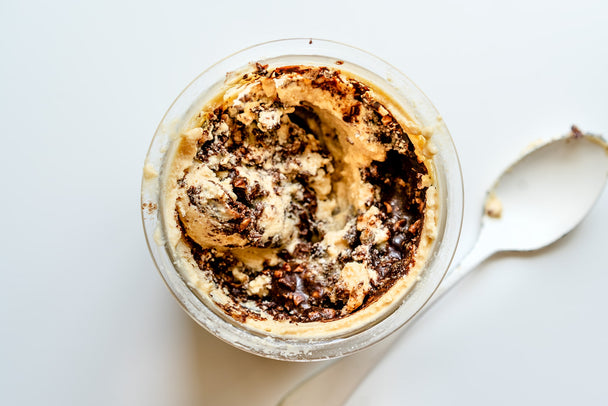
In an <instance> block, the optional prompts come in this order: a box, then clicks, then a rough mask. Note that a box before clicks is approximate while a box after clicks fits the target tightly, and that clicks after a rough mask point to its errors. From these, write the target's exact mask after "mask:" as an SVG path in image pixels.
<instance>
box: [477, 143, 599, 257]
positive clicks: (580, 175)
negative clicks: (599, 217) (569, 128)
mask: <svg viewBox="0 0 608 406" xmlns="http://www.w3.org/2000/svg"><path fill="white" fill-rule="evenodd" d="M576 134H578V133H577V132H573V133H572V134H570V135H568V136H566V137H563V138H559V139H557V140H554V141H552V142H549V143H546V144H543V145H541V146H539V147H537V148H535V149H533V150H532V151H530V152H529V153H528V154H526V155H525V156H523V157H522V158H521V159H520V160H519V161H517V162H516V163H515V164H513V165H512V166H511V167H510V168H509V169H507V170H506V171H505V172H504V173H503V174H502V176H501V177H500V178H499V179H498V181H497V182H496V184H495V186H494V187H493V188H492V190H491V191H490V192H489V194H488V200H487V202H486V207H485V215H484V216H483V227H482V232H481V235H480V238H479V239H480V241H481V240H483V241H487V242H488V243H490V242H493V243H495V249H496V250H497V251H530V250H536V249H539V248H542V247H545V246H547V245H549V244H551V243H553V242H554V241H556V240H557V239H559V238H560V237H562V236H564V235H565V234H567V233H568V232H569V231H570V230H572V229H573V228H574V227H575V226H576V225H577V224H579V223H580V222H581V220H582V219H583V217H585V215H586V214H587V213H588V212H589V210H590V209H591V207H592V206H593V204H594V203H595V201H596V200H597V198H598V197H599V195H600V193H601V191H602V189H603V186H604V184H605V183H606V177H607V176H608V147H607V146H606V143H605V142H604V141H603V140H602V139H601V138H599V137H596V136H591V135H582V134H579V135H576ZM497 209H498V210H499V212H495V210H497Z"/></svg>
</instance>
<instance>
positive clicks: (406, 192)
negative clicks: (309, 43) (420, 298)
mask: <svg viewBox="0 0 608 406" xmlns="http://www.w3.org/2000/svg"><path fill="white" fill-rule="evenodd" d="M424 143H425V137H423V136H422V135H421V130H420V129H419V128H418V127H416V125H415V124H414V122H413V121H411V120H410V119H409V118H408V117H406V116H400V117H399V119H398V118H397V117H396V116H395V115H394V114H393V113H391V112H390V110H389V107H387V98H386V97H385V96H383V95H382V94H380V93H377V92H374V91H373V90H372V89H370V88H369V87H368V86H367V85H365V84H363V83H362V82H360V81H358V80H356V79H354V78H353V77H350V76H348V75H346V74H344V73H342V72H340V71H338V70H333V69H329V68H326V67H306V66H285V67H278V68H275V69H273V70H270V69H267V67H266V66H262V65H258V66H257V69H256V70H255V71H254V72H250V73H247V74H244V75H242V76H241V77H240V79H239V80H237V81H235V82H233V83H231V84H230V85H229V86H227V87H226V88H225V89H224V91H223V92H222V93H221V94H219V95H218V97H217V98H216V99H214V100H213V101H212V102H209V103H208V104H207V105H206V106H205V107H204V108H203V110H202V111H201V112H200V113H198V114H197V115H196V116H195V117H194V118H193V119H192V123H191V125H190V128H189V129H187V130H186V131H184V132H183V133H182V134H181V135H180V138H179V139H178V142H177V143H176V145H177V146H176V148H175V152H174V156H173V158H172V160H171V162H170V168H171V170H170V173H171V176H169V177H168V179H169V180H168V181H167V184H166V187H167V192H166V195H167V198H166V202H165V206H166V207H167V210H168V212H167V214H166V218H167V219H169V220H170V223H169V225H168V226H167V227H168V229H169V235H170V238H169V239H170V243H171V244H172V246H174V247H175V250H176V252H179V254H175V257H177V258H182V259H183V260H181V262H180V265H179V266H181V267H182V268H183V269H186V268H187V269H188V270H189V271H188V272H185V274H187V275H190V276H189V277H188V278H189V280H190V283H191V285H192V286H195V288H196V289H197V290H198V291H199V293H200V294H202V295H208V296H209V297H211V298H212V299H213V301H214V302H215V303H216V304H218V306H220V307H221V308H222V309H223V310H224V311H225V312H226V313H227V314H229V315H231V316H233V317H234V318H235V319H237V320H245V321H246V323H248V324H250V325H251V326H255V327H256V328H260V329H263V330H266V331H275V332H278V333H280V332H281V331H284V330H285V329H287V330H289V331H291V330H293V329H296V330H297V329H298V328H299V327H298V326H299V325H300V324H302V323H304V324H307V323H308V324H310V323H313V324H314V323H315V322H322V323H327V322H330V321H331V322H332V323H334V326H336V327H332V328H339V327H337V326H339V325H340V323H338V321H339V320H341V319H349V318H352V319H355V318H356V317H355V315H359V314H361V318H363V317H364V316H363V315H364V314H365V313H366V312H367V313H370V314H375V313H377V312H378V311H379V310H378V309H379V308H381V307H382V306H384V307H386V306H387V304H388V303H390V302H391V301H392V300H393V299H391V298H392V297H393V295H397V296H398V295H401V294H403V292H405V291H406V290H407V289H408V288H409V287H411V285H412V284H413V283H414V282H413V281H414V280H415V278H416V274H417V272H419V270H420V269H421V267H422V266H423V264H424V256H425V255H426V253H427V252H428V250H429V246H430V244H431V243H432V240H433V238H434V232H435V231H434V228H435V209H436V205H437V202H436V199H435V193H436V191H435V187H434V185H433V172H432V167H431V165H429V161H428V159H429V158H428V157H427V155H425V154H426V153H427V150H426V149H425V148H424ZM421 151H424V153H423V152H421ZM375 307H377V309H376V308H375ZM294 323H295V324H294ZM324 327H329V326H328V325H324Z"/></svg>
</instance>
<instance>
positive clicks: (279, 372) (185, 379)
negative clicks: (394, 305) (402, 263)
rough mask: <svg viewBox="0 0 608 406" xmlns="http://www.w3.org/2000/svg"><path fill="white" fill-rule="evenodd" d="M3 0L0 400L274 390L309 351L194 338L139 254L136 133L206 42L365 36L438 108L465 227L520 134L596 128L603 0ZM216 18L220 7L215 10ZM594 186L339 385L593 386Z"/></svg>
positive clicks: (599, 295) (603, 117) (472, 395)
mask: <svg viewBox="0 0 608 406" xmlns="http://www.w3.org/2000/svg"><path fill="white" fill-rule="evenodd" d="M273 4H274V6H271V5H270V4H267V3H257V4H256V3H252V2H237V1H234V2H229V3H228V2H213V3H212V4H208V5H206V4H203V2H200V1H198V2H195V1H192V2H162V3H160V2H159V3H154V2H143V1H140V2H135V1H133V2H129V1H120V2H119V1H107V2H99V3H97V4H90V3H89V2H76V1H74V2H71V3H69V2H67V1H57V2H17V1H13V0H11V1H3V2H2V3H0V34H1V35H0V38H1V39H0V56H1V61H2V62H1V63H0V118H1V122H2V127H3V135H2V137H3V138H2V140H3V148H2V151H3V154H2V155H3V156H2V159H1V160H0V169H1V173H2V178H1V182H2V183H1V185H2V198H1V199H0V209H2V212H3V213H4V215H3V218H2V221H1V223H0V224H1V226H2V229H3V231H4V232H3V233H2V236H1V237H0V247H2V248H1V250H2V251H1V252H0V254H1V255H0V270H1V273H0V298H1V299H0V300H1V303H0V315H1V322H2V330H1V334H0V340H1V344H2V345H1V346H0V403H1V404H7V405H9V404H10V405H38V404H48V405H64V404H87V405H107V404H115V405H134V404H141V405H167V404H171V405H176V404H209V405H232V404H238V403H239V402H241V404H242V399H243V398H244V396H246V395H247V394H248V393H249V394H250V396H251V397H250V398H249V401H248V402H247V404H250V405H266V404H272V403H273V401H275V400H276V399H277V398H278V397H279V396H280V394H281V393H282V391H284V390H287V389H288V388H289V387H290V385H292V384H293V383H295V382H296V381H297V380H298V379H301V377H303V376H304V375H306V374H308V373H310V372H312V371H313V370H314V369H315V368H318V367H320V366H321V364H313V365H301V364H289V363H282V362H277V361H270V360H265V359H261V358H257V357H254V356H251V355H248V354H245V353H241V352H239V351H238V350H234V349H232V348H231V347H229V346H228V345H226V344H223V343H221V342H219V341H217V340H216V339H215V338H213V337H211V336H209V335H208V334H207V333H205V332H204V331H203V330H202V329H200V328H198V327H197V326H196V325H195V324H194V323H193V322H192V321H190V320H189V319H188V318H187V316H186V315H185V314H184V313H183V312H182V310H181V309H180V308H179V306H178V305H177V303H176V302H175V301H174V299H173V298H172V297H171V295H170V294H169V292H168V290H167V289H166V288H165V286H164V285H163V283H162V281H161V278H160V276H159V275H158V274H157V272H156V271H155V269H154V266H153V264H152V261H151V259H150V257H149V255H148V252H147V248H146V246H145V242H144V238H143V232H142V227H141V221H140V217H139V185H140V177H141V167H142V165H143V159H144V156H145V152H146V150H147V147H148V144H149V141H150V138H151V136H152V134H153V132H154V130H155V126H156V124H157V123H158V122H159V121H160V119H161V117H162V115H163V113H164V112H165V110H166V109H167V108H168V106H169V104H170V103H171V101H172V100H173V99H174V98H175V97H176V96H177V94H178V93H179V92H180V91H181V89H182V88H183V87H184V86H185V85H186V84H187V83H188V82H189V81H190V80H191V79H192V78H193V77H194V76H195V75H197V74H198V73H199V72H200V71H202V70H203V69H204V68H205V67H207V66H209V65H210V64H211V63H213V62H215V61H216V60H217V59H219V58H221V57H223V56H225V55H227V54H229V53H232V52H233V51H237V50H239V49H240V48H243V47H245V46H248V45H251V44H254V43H257V42H261V41H265V40H270V39H275V38H284V37H294V36H304V37H324V38H328V39H334V40H339V41H343V42H347V43H350V44H352V45H355V46H359V47H361V48H364V49H367V50H369V51H371V52H373V53H375V54H377V55H379V56H380V57H382V58H384V59H386V60H388V61H389V62H391V63H392V64H394V65H395V66H396V67H398V68H399V69H401V70H402V71H404V72H405V73H406V74H407V75H408V76H410V77H411V78H412V79H413V80H414V82H416V83H417V84H418V85H419V86H420V87H421V88H422V89H423V90H424V91H425V93H426V94H427V95H428V96H429V98H430V99H431V100H432V101H433V102H434V103H435V104H436V106H437V108H438V109H439V111H441V112H442V114H443V116H444V119H445V121H446V123H447V125H448V127H449V128H450V130H451V132H452V135H453V137H454V140H455V143H456V145H457V148H458V150H459V153H460V157H461V160H462V166H463V172H464V179H465V189H466V190H465V192H466V213H465V224H464V229H463V236H462V239H461V246H460V248H459V251H458V256H459V257H461V256H462V255H464V253H466V251H467V250H468V249H469V248H470V246H471V245H472V243H473V241H474V239H475V235H476V233H477V230H478V220H479V217H480V211H481V208H480V207H481V203H482V200H483V196H484V193H485V190H486V188H487V187H488V186H490V184H491V182H492V181H493V179H494V178H495V177H496V176H497V175H498V174H499V173H500V172H501V171H502V170H503V168H504V167H505V166H506V165H507V164H508V163H509V162H510V161H511V160H513V159H514V158H515V157H517V155H518V153H519V152H520V151H521V150H523V149H524V147H525V146H526V145H527V144H529V143H530V142H531V141H535V140H537V139H539V138H549V137H554V136H556V135H558V134H561V133H565V132H567V131H568V128H569V126H570V125H571V124H573V123H576V124H578V125H579V126H580V127H581V128H582V129H583V130H588V131H592V132H596V133H602V134H604V135H608V115H607V114H606V113H607V111H608V98H607V96H606V95H608V79H606V72H608V47H607V46H606V39H607V38H608V5H607V4H606V3H605V2H603V1H587V0H583V1H577V2H555V1H552V2H549V1H547V2H535V3H532V2H529V1H526V2H524V1H514V2H500V3H497V4H491V3H490V2H481V1H480V2H470V3H467V4H463V3H462V2H437V1H428V2H422V1H417V2H411V4H407V3H402V5H401V6H399V7H398V8H395V7H394V6H391V5H390V4H389V3H388V2H381V1H375V2H348V3H345V4H342V5H338V4H336V5H333V4H332V3H330V2H327V1H323V2H314V1H311V2H303V3H298V4H300V5H299V6H298V7H297V8H296V7H295V6H293V5H292V4H295V3H294V2H282V3H279V2H276V3H273ZM228 16H230V17H228ZM607 227H608V192H606V191H604V193H603V194H602V196H601V198H600V201H599V202H598V204H597V205H596V207H595V208H594V209H593V211H592V212H591V213H590V216H589V217H588V218H587V219H586V220H585V221H584V222H583V224H582V225H581V226H580V227H579V228H577V229H576V230H575V231H574V233H572V234H571V235H569V236H568V237H566V238H565V239H563V240H561V241H559V242H558V243H557V244H555V245H554V246H552V247H551V248H549V249H546V250H543V251H542V252H539V253H537V254H532V255H520V256H501V257H498V258H494V259H492V260H491V261H489V262H487V263H486V264H485V265H483V266H482V267H481V268H480V269H479V272H477V273H475V274H474V275H472V276H471V277H470V278H468V279H467V280H466V281H464V282H463V283H462V285H461V286H459V287H458V288H456V289H455V291H453V292H451V293H449V294H448V296H447V297H445V298H444V299H443V301H442V302H443V303H439V304H438V305H437V307H436V308H435V309H432V310H431V311H430V312H429V313H428V314H427V315H425V320H421V321H420V322H419V323H418V325H417V326H415V327H414V328H413V329H412V330H411V331H409V332H407V333H406V336H404V337H403V339H402V340H400V342H399V344H398V346H397V347H395V348H394V350H393V351H392V352H391V353H390V356H389V357H388V358H386V359H385V360H384V361H383V362H382V363H381V364H380V365H379V366H378V368H377V369H376V370H375V371H374V373H373V374H372V375H370V376H369V378H368V379H367V380H366V381H365V382H364V383H363V384H362V385H361V386H360V387H359V389H358V390H357V391H356V392H355V394H354V396H353V398H352V399H351V401H350V402H349V404H350V405H351V406H352V405H367V404H374V405H398V404H403V403H404V402H405V400H407V401H408V403H409V404H425V405H444V404H464V403H466V404H468V405H485V404H523V405H533V404H552V405H569V404H572V403H577V404H606V403H608V389H607V388H606V386H605V376H606V370H605V365H607V364H608V349H607V348H606V346H605V343H606V341H607V338H608V325H607V323H606V316H605V309H606V308H607V307H608V295H606V294H605V286H606V285H607V284H608V256H607V255H606V240H607V237H606V235H607V233H606V228H607Z"/></svg>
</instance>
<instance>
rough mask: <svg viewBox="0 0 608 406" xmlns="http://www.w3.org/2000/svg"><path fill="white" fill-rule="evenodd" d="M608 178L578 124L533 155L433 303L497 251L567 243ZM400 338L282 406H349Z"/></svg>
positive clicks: (605, 147) (505, 180)
mask: <svg viewBox="0 0 608 406" xmlns="http://www.w3.org/2000/svg"><path fill="white" fill-rule="evenodd" d="M607 177H608V144H607V143H606V141H605V140H603V139H602V138H601V137H598V136H594V135H589V134H583V133H581V132H580V130H578V129H577V128H576V127H572V131H571V132H570V134H568V135H567V136H565V137H562V138H559V139H556V140H553V141H550V142H547V143H545V144H542V145H539V146H537V147H536V148H533V149H532V150H530V151H529V152H528V153H527V154H525V155H524V156H523V157H522V158H521V159H519V160H518V161H517V162H515V163H514V164H513V165H512V166H511V167H510V168H509V169H507V170H506V171H505V172H504V173H503V174H502V175H501V176H500V178H499V179H498V180H497V181H496V183H495V185H494V186H493V187H492V188H491V189H490V191H489V192H488V196H487V199H486V203H485V205H484V215H483V217H482V226H481V231H480V235H479V238H478V240H477V244H476V245H475V246H474V247H473V249H472V250H471V252H470V253H469V254H468V255H467V256H466V257H465V258H464V259H463V260H462V262H461V263H460V264H458V266H456V267H454V268H452V269H451V270H450V271H448V274H447V275H446V277H445V278H444V280H443V281H442V282H441V285H440V286H439V288H438V289H437V291H436V292H435V294H434V295H433V297H432V298H431V300H429V302H428V303H427V304H426V306H425V307H424V308H423V309H422V311H420V312H419V313H418V315H417V316H416V318H415V319H413V320H411V321H410V322H409V323H408V324H406V325H405V326H404V328H402V330H401V332H402V331H404V329H405V327H409V326H411V325H412V323H413V322H414V320H416V319H418V318H419V317H420V315H421V314H422V313H424V310H428V309H429V308H430V307H431V305H432V304H434V303H435V302H436V301H437V299H439V298H440V297H441V296H443V294H444V293H445V292H447V291H448V290H449V289H450V288H452V287H453V286H454V285H455V284H456V283H457V282H458V281H460V280H461V279H462V278H463V277H464V276H465V275H466V274H468V273H469V272H470V271H471V270H473V269H474V268H475V267H476V266H477V265H479V264H480V263H481V262H483V261H484V260H485V259H487V258H489V257H490V256H492V255H493V254H495V253H497V252H505V251H533V250H537V249H540V248H543V247H546V246H547V245H549V244H551V243H553V242H555V241H557V240H559V239H560V238H561V237H563V236H564V235H566V234H567V233H569V232H570V231H571V230H572V229H573V228H574V227H575V226H576V225H577V224H579V223H580V222H581V220H582V219H583V218H584V217H585V215H586V214H587V213H588V212H589V210H590V209H591V207H592V206H593V204H594V203H595V201H596V200H597V198H598V197H599V195H600V193H601V192H602V189H603V187H604V185H605V183H606V178H607ZM399 336H400V334H393V335H392V336H391V337H389V338H387V339H385V340H384V341H383V342H381V343H379V344H376V345H375V346H374V347H372V348H369V349H367V350H364V351H361V352H359V353H357V354H354V355H351V356H348V357H346V358H342V359H340V360H337V361H334V362H333V363H331V364H329V365H328V366H327V367H326V368H324V369H322V370H321V371H320V372H318V373H316V374H315V375H313V376H312V377H310V378H308V379H307V380H305V381H304V382H302V383H300V384H299V385H297V386H296V387H295V388H293V389H292V390H291V391H290V392H288V393H287V394H286V395H285V397H284V398H283V399H282V400H281V401H280V402H279V406H300V405H311V404H316V402H317V401H318V399H319V398H318V396H319V394H323V405H325V406H338V405H342V404H344V403H345V402H346V401H347V400H348V398H349V397H350V395H351V393H352V392H354V390H355V389H356V388H357V386H358V385H359V383H360V382H361V381H362V380H363V378H364V377H365V376H366V375H367V374H368V373H369V371H371V369H372V368H373V367H374V366H375V365H376V364H377V363H378V362H379V361H380V360H381V359H382V356H383V354H384V353H385V352H387V351H388V349H389V348H390V347H391V344H392V343H393V341H394V340H396V339H397V338H398V337H399Z"/></svg>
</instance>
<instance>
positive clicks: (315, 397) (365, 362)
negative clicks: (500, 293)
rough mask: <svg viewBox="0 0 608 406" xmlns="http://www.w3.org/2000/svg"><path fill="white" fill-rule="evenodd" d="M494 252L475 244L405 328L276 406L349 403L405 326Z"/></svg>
mask: <svg viewBox="0 0 608 406" xmlns="http://www.w3.org/2000/svg"><path fill="white" fill-rule="evenodd" d="M492 253H493V251H492V250H490V249H488V248H487V247H485V246H483V245H481V244H479V243H478V244H476V245H475V247H474V248H473V250H471V252H470V253H469V254H468V255H467V256H466V257H465V258H464V259H463V260H462V261H461V262H460V264H458V266H456V267H454V268H452V269H451V270H450V271H448V273H447V275H446V277H445V278H444V279H443V281H442V282H441V284H440V285H439V287H438V288H437V290H436V291H435V294H434V295H433V296H432V297H431V299H430V300H429V301H428V303H427V304H426V305H425V306H424V307H423V308H422V309H421V310H420V311H419V312H418V314H417V315H416V316H415V317H414V318H413V319H412V320H410V321H409V323H407V324H406V325H405V326H404V327H402V328H401V329H400V330H398V331H397V333H396V334H392V335H391V336H389V337H387V338H386V339H384V340H383V341H381V342H380V343H378V344H376V345H374V346H373V347H370V348H368V349H366V350H363V351H360V352H358V353H356V354H353V355H350V356H348V357H345V358H341V359H338V360H336V361H333V362H330V363H329V364H328V365H327V366H326V367H324V368H323V369H321V370H320V371H319V372H316V373H314V374H313V375H312V376H310V377H309V378H307V379H306V380H305V381H303V382H301V383H299V384H297V385H296V386H295V387H294V388H292V389H291V390H290V391H289V392H288V393H287V394H286V395H285V396H284V397H283V398H282V399H281V400H280V401H279V403H278V404H277V406H304V405H312V404H318V403H319V396H321V394H322V403H323V404H324V405H326V406H340V405H343V404H345V403H346V401H347V400H348V399H349V398H350V396H351V394H352V393H353V392H354V391H355V389H356V388H357V386H358V385H359V384H360V383H361V381H363V378H365V377H366V376H367V375H368V373H369V372H370V371H371V370H372V369H373V368H374V367H375V366H376V365H377V364H378V363H379V362H380V360H381V359H382V358H383V357H384V355H385V354H386V353H387V352H388V350H389V349H390V348H391V347H392V344H393V343H394V342H395V341H396V340H397V339H398V338H399V337H400V336H401V333H403V332H404V331H405V330H406V327H410V326H412V324H413V323H414V322H415V321H416V320H418V319H420V316H421V315H422V314H424V313H425V312H426V311H427V310H428V309H429V308H430V307H431V305H433V304H435V303H436V302H437V301H438V299H439V298H440V297H441V296H443V294H444V293H446V292H447V291H448V290H450V289H451V288H452V287H453V286H454V285H456V283H458V282H459V281H461V280H462V279H463V277H464V276H465V275H467V274H468V273H469V272H470V271H471V270H473V269H474V268H476V267H477V266H478V265H479V264H480V263H482V262H483V261H484V260H485V259H486V258H488V257H489V256H490V255H491V254H492Z"/></svg>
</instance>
